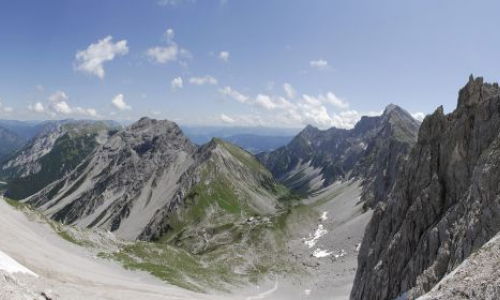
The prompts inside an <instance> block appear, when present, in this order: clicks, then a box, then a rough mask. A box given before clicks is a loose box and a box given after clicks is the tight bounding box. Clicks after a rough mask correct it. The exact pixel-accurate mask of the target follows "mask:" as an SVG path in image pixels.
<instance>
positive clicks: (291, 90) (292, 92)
mask: <svg viewBox="0 0 500 300" xmlns="http://www.w3.org/2000/svg"><path fill="white" fill-rule="evenodd" d="M283 90H285V94H286V96H287V97H288V99H293V98H295V95H296V94H297V93H296V92H295V90H294V88H293V86H292V85H291V84H290V83H285V84H283Z"/></svg>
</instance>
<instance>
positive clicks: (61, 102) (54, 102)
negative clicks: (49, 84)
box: [49, 91, 73, 115]
mask: <svg viewBox="0 0 500 300" xmlns="http://www.w3.org/2000/svg"><path fill="white" fill-rule="evenodd" d="M67 100H68V96H67V95H66V93H65V92H63V91H57V92H55V93H54V94H52V95H50V97H49V108H50V110H51V112H52V114H53V115H54V114H63V115H69V114H71V113H73V109H72V108H71V106H69V104H68V102H67Z"/></svg>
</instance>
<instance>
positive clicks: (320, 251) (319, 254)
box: [313, 248, 333, 258]
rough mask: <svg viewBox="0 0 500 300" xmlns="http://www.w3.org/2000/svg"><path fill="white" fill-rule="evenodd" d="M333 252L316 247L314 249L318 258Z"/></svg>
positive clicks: (314, 254)
mask: <svg viewBox="0 0 500 300" xmlns="http://www.w3.org/2000/svg"><path fill="white" fill-rule="evenodd" d="M332 254H333V252H328V251H327V250H321V249H319V248H318V249H316V250H314V253H313V256H314V257H316V258H323V257H328V256H330V255H332Z"/></svg>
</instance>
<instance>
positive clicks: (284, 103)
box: [255, 94, 293, 110]
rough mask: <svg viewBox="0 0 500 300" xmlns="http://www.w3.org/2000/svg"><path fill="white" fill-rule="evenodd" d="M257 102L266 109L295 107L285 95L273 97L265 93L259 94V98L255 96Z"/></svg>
mask: <svg viewBox="0 0 500 300" xmlns="http://www.w3.org/2000/svg"><path fill="white" fill-rule="evenodd" d="M255 104H256V105H257V106H260V107H262V108H264V109H266V110H275V109H287V108H292V107H293V104H292V103H291V102H290V101H288V100H286V99H285V98H283V97H271V96H268V95H264V94H259V95H257V98H255Z"/></svg>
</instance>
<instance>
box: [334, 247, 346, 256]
mask: <svg viewBox="0 0 500 300" xmlns="http://www.w3.org/2000/svg"><path fill="white" fill-rule="evenodd" d="M346 255H347V251H345V250H344V249H342V250H340V252H339V253H336V254H334V255H333V257H334V258H341V257H344V256H346Z"/></svg>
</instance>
